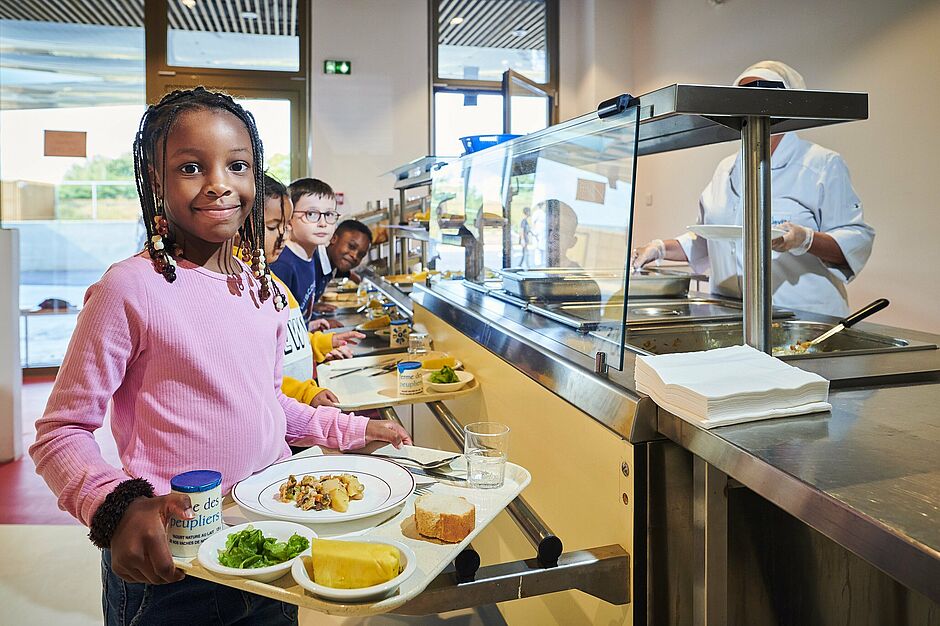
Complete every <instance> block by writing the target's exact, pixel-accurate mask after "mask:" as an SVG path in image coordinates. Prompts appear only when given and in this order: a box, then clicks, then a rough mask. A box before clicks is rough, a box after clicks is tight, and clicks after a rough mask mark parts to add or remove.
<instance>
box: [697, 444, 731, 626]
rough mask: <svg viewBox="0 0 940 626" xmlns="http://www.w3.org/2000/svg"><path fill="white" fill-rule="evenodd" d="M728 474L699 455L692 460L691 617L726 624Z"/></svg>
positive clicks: (706, 625)
mask: <svg viewBox="0 0 940 626" xmlns="http://www.w3.org/2000/svg"><path fill="white" fill-rule="evenodd" d="M727 485H728V476H727V475H726V474H724V473H723V472H722V471H720V470H719V469H717V468H716V467H714V466H712V465H709V464H708V463H706V462H705V461H703V460H702V459H700V458H699V457H697V456H695V457H693V460H692V523H693V532H694V537H693V555H694V558H695V564H694V568H693V573H692V580H693V586H692V620H693V624H695V626H716V625H719V624H722V625H723V624H727V623H728V494H727V490H726V488H727Z"/></svg>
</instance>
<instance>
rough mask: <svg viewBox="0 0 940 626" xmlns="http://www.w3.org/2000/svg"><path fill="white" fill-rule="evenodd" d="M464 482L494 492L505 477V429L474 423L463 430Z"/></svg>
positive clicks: (506, 437) (506, 446)
mask: <svg viewBox="0 0 940 626" xmlns="http://www.w3.org/2000/svg"><path fill="white" fill-rule="evenodd" d="M463 434H464V443H463V452H464V455H465V456H466V458H467V481H468V482H469V483H470V486H471V487H475V488H477V489H497V488H499V487H502V486H503V481H504V480H505V478H506V458H507V457H508V455H509V426H506V425H505V424H500V423H498V422H474V423H473V424H467V425H466V426H464V429H463Z"/></svg>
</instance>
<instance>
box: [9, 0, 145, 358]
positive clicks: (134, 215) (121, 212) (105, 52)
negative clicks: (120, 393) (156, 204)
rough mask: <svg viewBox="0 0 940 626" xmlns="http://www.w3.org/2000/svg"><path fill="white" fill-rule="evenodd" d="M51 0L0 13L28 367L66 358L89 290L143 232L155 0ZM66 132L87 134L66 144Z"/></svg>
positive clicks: (12, 223) (137, 244)
mask: <svg viewBox="0 0 940 626" xmlns="http://www.w3.org/2000/svg"><path fill="white" fill-rule="evenodd" d="M42 6H43V5H40V4H38V3H26V2H22V3H5V4H4V8H3V9H2V11H0V48H2V50H3V54H2V55H0V78H2V80H0V187H2V195H0V219H2V226H3V227H4V228H15V229H17V230H19V236H20V301H19V305H20V311H21V314H20V342H21V343H20V355H21V361H22V363H23V365H24V366H26V367H42V366H56V365H58V364H59V363H61V360H62V357H63V356H64V354H65V349H66V347H67V345H68V341H69V338H70V337H71V334H72V330H73V329H74V328H75V321H76V314H77V312H78V310H79V309H80V308H81V305H82V300H83V296H84V293H85V290H86V289H87V288H88V286H89V285H91V284H92V283H93V282H95V281H97V280H98V279H99V278H100V277H101V275H102V274H103V273H104V271H105V270H106V269H107V268H108V266H109V265H111V264H112V263H114V262H116V261H119V260H121V259H124V258H127V257H129V256H131V255H132V254H134V253H135V252H136V251H137V250H139V249H140V248H141V246H142V239H143V229H142V225H141V224H140V208H139V203H138V201H137V189H136V186H135V183H134V164H133V159H132V158H131V144H132V143H133V140H134V134H135V133H136V131H137V125H138V123H139V122H140V116H141V115H142V114H143V112H144V109H145V107H146V104H145V99H144V56H145V55H144V28H143V13H144V0H123V1H122V2H120V3H115V5H114V6H113V7H112V9H113V10H111V11H104V10H95V7H93V6H92V5H91V3H88V2H83V1H81V0H68V1H64V2H59V3H57V7H56V11H54V12H49V11H47V10H45V9H42ZM99 8H100V7H99ZM60 131H71V132H72V133H76V134H77V137H78V138H79V142H78V143H77V144H74V145H71V146H69V147H68V149H66V150H62V149H61V146H59V147H56V146H55V141H56V138H57V137H59V138H61V137H62V135H61V133H60ZM47 140H48V142H49V143H47ZM52 154H68V155H71V156H51V155H52Z"/></svg>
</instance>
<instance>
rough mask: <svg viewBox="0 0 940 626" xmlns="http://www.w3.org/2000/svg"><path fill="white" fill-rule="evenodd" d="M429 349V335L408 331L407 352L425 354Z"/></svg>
mask: <svg viewBox="0 0 940 626" xmlns="http://www.w3.org/2000/svg"><path fill="white" fill-rule="evenodd" d="M430 349H431V336H430V335H429V334H427V333H422V332H412V333H408V354H427V353H428V350H430Z"/></svg>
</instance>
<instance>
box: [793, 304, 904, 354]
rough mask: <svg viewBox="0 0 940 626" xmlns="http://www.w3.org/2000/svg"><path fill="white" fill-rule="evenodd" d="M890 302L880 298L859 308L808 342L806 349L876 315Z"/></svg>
mask: <svg viewBox="0 0 940 626" xmlns="http://www.w3.org/2000/svg"><path fill="white" fill-rule="evenodd" d="M889 304H890V302H888V300H887V298H878V299H877V300H875V301H874V302H872V303H871V304H869V305H867V306H865V307H863V308H861V309H859V310H858V311H856V312H855V313H852V314H851V315H849V316H848V317H846V318H844V319H843V320H841V321H840V322H839V323H838V324H836V325H835V326H833V327H832V328H830V329H829V330H827V331H826V332H824V333H823V334H821V335H820V336H818V337H816V338H815V339H813V340H812V341H810V342H809V343H808V344H806V349H807V350H808V349H810V348H812V347H813V346H818V345H819V344H821V343H822V342H824V341H825V340H827V339H829V338H830V337H832V336H833V335H835V334H836V333H839V332H842V331H843V330H845V329H846V328H850V327H852V326H854V325H855V324H857V323H858V322H861V321H862V320H863V319H865V318H866V317H868V316H870V315H874V314H875V313H877V312H878V311H880V310H882V309H883V308H885V307H886V306H888V305H889Z"/></svg>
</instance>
